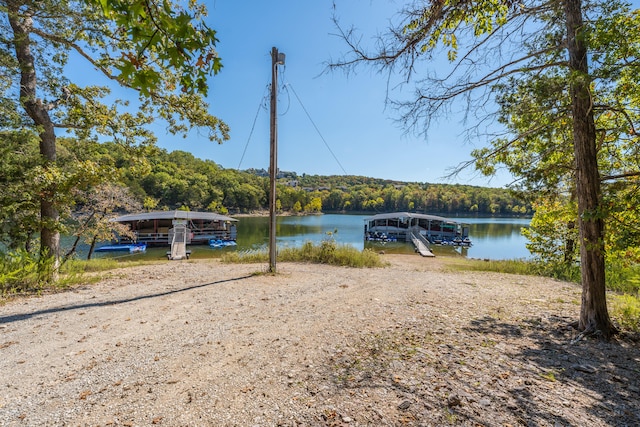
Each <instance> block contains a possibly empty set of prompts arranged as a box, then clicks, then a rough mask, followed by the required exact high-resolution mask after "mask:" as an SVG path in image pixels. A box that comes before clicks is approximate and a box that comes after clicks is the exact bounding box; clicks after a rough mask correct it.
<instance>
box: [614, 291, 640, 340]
mask: <svg viewBox="0 0 640 427" xmlns="http://www.w3.org/2000/svg"><path fill="white" fill-rule="evenodd" d="M610 311H611V317H612V318H613V319H614V320H615V321H616V322H617V323H618V325H620V327H621V328H622V329H624V330H629V331H634V332H640V298H638V297H637V296H635V295H612V296H611V299H610Z"/></svg>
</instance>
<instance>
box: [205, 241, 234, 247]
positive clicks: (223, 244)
mask: <svg viewBox="0 0 640 427" xmlns="http://www.w3.org/2000/svg"><path fill="white" fill-rule="evenodd" d="M236 245H237V243H236V242H235V240H220V239H211V240H209V247H210V248H224V247H227V246H236Z"/></svg>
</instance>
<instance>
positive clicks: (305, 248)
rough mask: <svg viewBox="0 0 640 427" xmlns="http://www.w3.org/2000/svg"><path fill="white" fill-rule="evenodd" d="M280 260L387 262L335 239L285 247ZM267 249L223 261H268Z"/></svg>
mask: <svg viewBox="0 0 640 427" xmlns="http://www.w3.org/2000/svg"><path fill="white" fill-rule="evenodd" d="M276 259H277V260H278V261H283V262H312V263H317V264H330V265H340V266H345V267H358V268H363V267H384V266H385V265H386V263H385V262H383V261H382V259H381V258H380V256H379V255H378V254H376V253H375V252H373V251H372V250H370V249H365V250H364V251H362V252H361V251H359V250H357V249H356V248H354V247H353V246H350V245H339V244H337V243H336V242H335V241H334V240H332V239H329V240H323V241H322V242H320V243H319V244H313V243H312V242H305V243H304V244H303V245H302V246H301V247H299V248H285V249H282V250H280V251H278V254H277V256H276ZM268 260H269V257H268V253H267V252H266V251H251V252H230V253H227V254H224V255H223V256H222V262H247V263H248V262H253V263H257V262H268Z"/></svg>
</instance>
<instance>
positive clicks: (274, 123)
mask: <svg viewBox="0 0 640 427" xmlns="http://www.w3.org/2000/svg"><path fill="white" fill-rule="evenodd" d="M278 65H284V53H278V49H276V48H275V47H274V48H272V49H271V116H270V117H271V120H270V125H271V126H270V128H271V138H270V146H271V150H270V152H271V156H270V159H269V160H270V161H269V190H270V191H269V220H270V221H269V272H271V273H275V272H276V199H277V194H276V176H277V175H278V114H277V108H278Z"/></svg>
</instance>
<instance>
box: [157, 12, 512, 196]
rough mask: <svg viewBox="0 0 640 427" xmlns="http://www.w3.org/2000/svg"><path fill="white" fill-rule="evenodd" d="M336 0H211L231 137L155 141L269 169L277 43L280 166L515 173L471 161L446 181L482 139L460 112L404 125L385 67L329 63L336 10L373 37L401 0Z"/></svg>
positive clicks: (212, 98)
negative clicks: (389, 97)
mask: <svg viewBox="0 0 640 427" xmlns="http://www.w3.org/2000/svg"><path fill="white" fill-rule="evenodd" d="M335 3H336V5H335V9H334V5H333V1H331V0H317V1H313V2H311V1H300V0H297V1H294V0H278V1H271V2H266V1H263V0H249V1H242V2H239V1H237V0H236V1H233V0H213V1H207V3H206V4H207V7H208V9H209V18H208V23H209V25H210V26H211V27H212V28H214V29H215V30H216V31H218V38H219V39H220V41H219V44H218V51H219V54H220V56H221V58H222V61H223V64H224V68H223V70H222V72H221V73H220V74H218V75H217V76H215V77H213V78H211V80H210V84H211V88H210V93H209V99H208V101H209V103H210V105H211V112H212V113H213V114H214V115H216V116H218V117H219V118H221V119H222V120H224V121H225V122H227V123H228V124H229V126H230V127H231V139H230V140H229V141H227V142H225V143H224V144H223V145H217V144H215V143H211V142H210V141H208V139H207V138H205V137H204V136H200V135H198V134H197V132H193V133H192V134H191V135H190V136H189V137H188V138H187V139H183V138H182V137H178V136H176V137H174V136H171V135H166V136H164V135H158V137H159V143H158V145H159V146H161V147H162V148H165V149H167V150H169V151H172V150H177V149H179V150H185V151H189V152H191V153H193V154H194V155H195V156H197V157H200V158H203V159H211V160H213V161H215V162H216V163H218V164H220V165H221V166H223V167H224V168H238V166H239V167H240V169H247V168H264V169H267V168H268V166H269V111H268V86H269V84H270V82H271V57H270V52H271V48H272V47H276V48H278V50H279V51H280V52H282V53H284V54H285V55H286V64H285V65H284V66H281V67H279V73H280V86H281V90H280V91H279V98H278V113H279V114H278V167H279V169H280V170H286V171H295V172H297V173H298V174H302V173H307V174H317V175H342V174H344V173H345V172H346V173H347V174H349V175H364V176H370V177H375V178H384V179H394V180H400V181H415V182H431V183H436V182H453V183H456V182H459V183H468V184H473V185H483V186H485V185H488V186H494V187H499V186H503V185H505V184H506V183H508V182H509V181H510V179H509V177H507V176H498V177H496V178H493V179H488V178H486V177H483V176H480V175H479V174H477V173H476V172H474V171H470V172H471V173H466V174H462V175H461V176H459V177H458V178H457V179H454V180H447V181H445V180H444V178H443V176H444V175H446V174H447V172H448V169H449V168H451V167H453V166H456V165H457V164H458V163H460V162H461V161H464V160H467V159H469V158H470V156H469V153H470V151H471V150H472V149H473V148H474V146H480V145H481V144H482V143H483V142H484V141H476V142H472V143H469V142H465V138H464V135H463V131H464V129H465V125H464V124H462V123H461V122H460V120H459V119H455V118H447V119H446V120H444V119H441V120H440V122H439V124H438V125H437V126H434V127H432V128H431V129H430V132H429V134H428V135H427V136H426V137H425V136H415V135H412V134H406V132H405V131H404V130H403V129H401V128H400V127H399V125H398V123H397V121H396V120H395V117H396V115H397V112H396V111H394V110H393V109H390V108H386V106H385V96H386V90H387V80H386V76H384V75H379V74H377V73H376V72H375V71H373V70H372V69H370V68H366V67H362V68H360V69H358V71H357V73H356V74H351V75H349V76H347V75H345V73H344V72H342V71H333V72H329V73H325V68H326V64H327V63H328V62H329V61H331V60H332V59H336V58H339V57H340V56H341V54H343V53H345V52H346V51H347V47H346V45H345V43H344V42H343V41H342V40H341V39H340V38H339V37H337V36H336V35H335V34H336V33H337V29H336V28H335V26H334V24H333V22H332V20H331V17H332V14H333V13H334V12H335V13H336V14H337V16H338V17H339V20H340V22H341V24H342V25H343V26H345V27H350V26H354V27H356V28H357V29H359V30H361V31H362V32H363V34H364V37H365V38H364V39H363V41H364V42H365V43H366V42H368V40H369V38H370V37H372V36H374V35H375V34H376V33H377V32H381V31H383V30H384V29H385V28H386V26H387V25H388V22H389V19H390V18H392V17H393V16H394V15H395V14H396V13H397V11H398V10H399V9H400V7H401V4H402V2H398V1H378V2H373V1H371V0H348V1H347V0H336V2H335ZM282 85H284V88H282ZM294 92H295V94H297V97H299V99H300V101H301V103H302V104H301V103H300V102H299V101H298V98H297V97H296V95H295V94H294ZM260 105H262V106H263V107H264V108H260ZM303 106H304V108H303ZM259 108H260V110H259V113H258V115H257V116H256V113H257V112H258V109H259ZM305 109H306V112H305ZM307 113H308V116H309V117H310V118H309V117H308V116H307ZM256 117H257V120H256V124H255V128H254V129H253V133H252V134H251V130H252V125H253V123H254V120H255V119H256ZM316 127H317V129H318V131H319V132H318V131H317V130H316ZM245 148H246V154H245V155H244V157H243V152H245ZM241 159H242V162H241ZM336 159H337V160H336Z"/></svg>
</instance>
